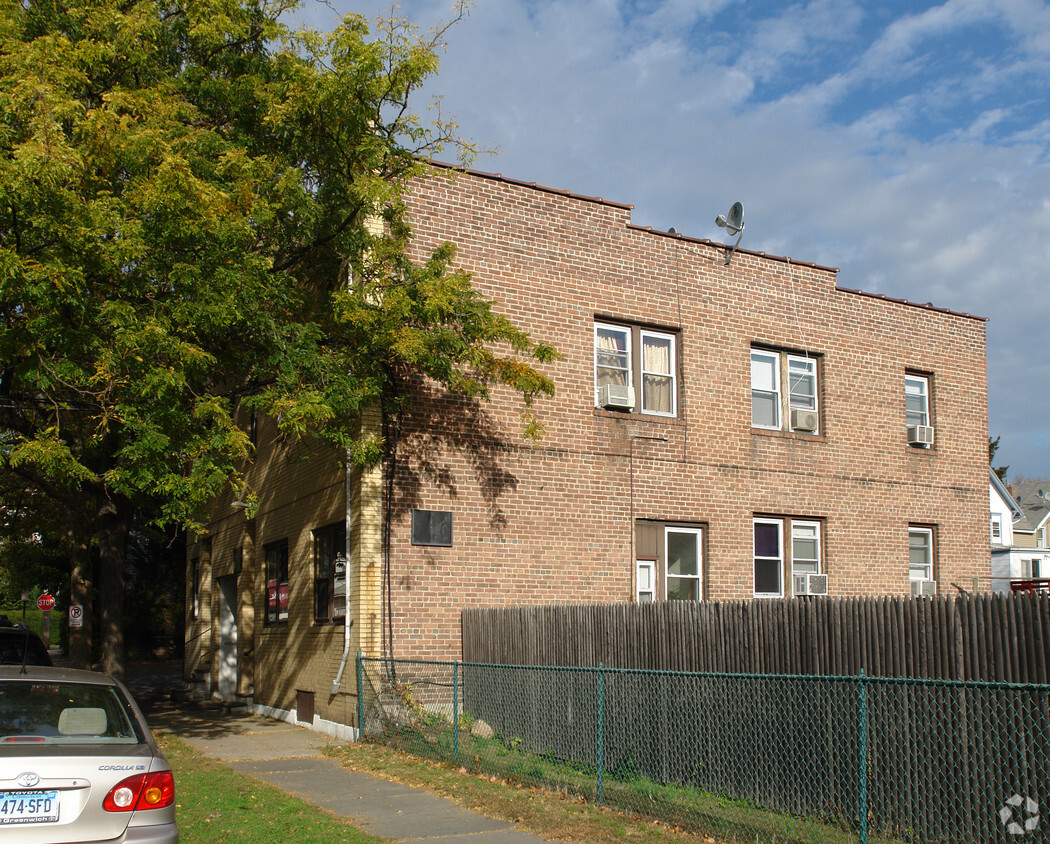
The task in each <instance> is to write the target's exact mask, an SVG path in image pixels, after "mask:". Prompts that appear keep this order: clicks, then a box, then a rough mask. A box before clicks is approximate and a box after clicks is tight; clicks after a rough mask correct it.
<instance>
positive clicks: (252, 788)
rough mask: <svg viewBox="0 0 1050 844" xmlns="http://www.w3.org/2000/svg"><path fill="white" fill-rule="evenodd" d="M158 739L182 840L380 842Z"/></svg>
mask: <svg viewBox="0 0 1050 844" xmlns="http://www.w3.org/2000/svg"><path fill="white" fill-rule="evenodd" d="M157 741H158V743H159V744H160V746H161V748H162V749H163V750H164V755H165V756H167V757H168V761H169V762H170V763H171V767H172V769H173V770H174V772H175V794H176V804H175V805H176V812H175V813H176V818H177V820H178V823H179V841H180V842H181V844H213V843H217V842H224V841H237V842H252V844H285V842H288V841H294V842H295V844H336V843H337V842H339V843H340V844H342V843H343V842H345V844H380V842H383V841H384V840H386V839H383V838H377V837H376V836H374V835H368V834H367V833H364V832H361V831H360V830H359V829H357V828H355V827H353V826H351V825H350V824H349V823H346V822H344V821H341V820H339V819H338V818H335V817H333V816H332V815H330V814H328V813H327V812H325V811H323V810H321V809H318V808H316V807H314V806H311V805H310V804H309V803H306V802H304V801H302V800H300V799H298V798H296V797H291V796H290V795H288V794H286V793H285V792H283V791H281V790H280V789H278V788H274V787H273V786H270V785H267V784H265V783H262V782H259V781H258V780H256V779H252V778H251V777H249V776H247V775H245V774H241V773H238V772H237V771H234V770H233V769H232V768H228V767H226V766H225V765H223V764H222V763H220V762H216V761H215V760H213V759H209V758H208V757H206V756H202V755H201V754H200V753H197V752H196V751H195V750H193V749H192V748H190V747H189V745H187V744H185V743H184V742H182V741H180V740H179V739H177V738H175V737H174V736H170V735H164V734H159V735H157Z"/></svg>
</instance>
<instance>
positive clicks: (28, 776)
mask: <svg viewBox="0 0 1050 844" xmlns="http://www.w3.org/2000/svg"><path fill="white" fill-rule="evenodd" d="M15 782H17V783H18V784H19V785H20V786H22V788H32V787H33V786H34V785H36V784H37V783H38V782H40V777H38V776H37V775H36V774H34V773H33V772H32V771H26V772H25V773H24V774H19V775H18V776H17V777H16V778H15Z"/></svg>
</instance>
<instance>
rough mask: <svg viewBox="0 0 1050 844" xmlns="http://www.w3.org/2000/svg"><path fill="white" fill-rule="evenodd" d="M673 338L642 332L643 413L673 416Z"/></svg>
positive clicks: (667, 335) (666, 335)
mask: <svg viewBox="0 0 1050 844" xmlns="http://www.w3.org/2000/svg"><path fill="white" fill-rule="evenodd" d="M674 363H675V362H674V338H673V337H672V336H671V335H669V334H656V333H655V332H652V331H643V332H642V413H656V414H659V415H661V416H674V412H675V376H674V372H675V365H674Z"/></svg>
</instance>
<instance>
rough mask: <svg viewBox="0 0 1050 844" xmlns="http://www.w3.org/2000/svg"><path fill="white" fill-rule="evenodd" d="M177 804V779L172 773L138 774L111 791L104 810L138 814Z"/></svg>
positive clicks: (104, 801)
mask: <svg viewBox="0 0 1050 844" xmlns="http://www.w3.org/2000/svg"><path fill="white" fill-rule="evenodd" d="M174 802H175V778H174V777H173V776H172V775H171V771H157V773H155V774H136V775H135V776H133V777H128V778H127V779H126V780H121V781H120V782H118V783H117V784H116V785H115V786H113V788H111V789H110V790H109V794H107V795H106V799H105V800H103V801H102V808H103V809H105V810H106V811H107V812H136V811H138V810H139V809H163V808H164V807H165V806H170V805H171V804H172V803H174Z"/></svg>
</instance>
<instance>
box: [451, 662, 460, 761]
mask: <svg viewBox="0 0 1050 844" xmlns="http://www.w3.org/2000/svg"><path fill="white" fill-rule="evenodd" d="M452 758H453V759H455V760H456V761H457V762H458V761H459V660H458V659H457V660H456V661H455V662H453V663H452Z"/></svg>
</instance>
